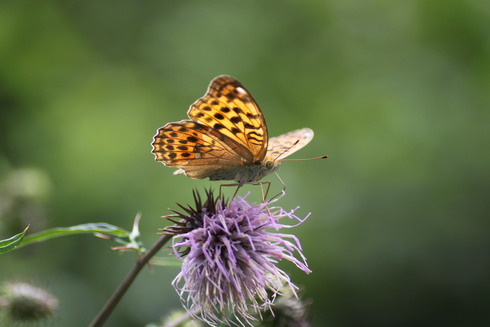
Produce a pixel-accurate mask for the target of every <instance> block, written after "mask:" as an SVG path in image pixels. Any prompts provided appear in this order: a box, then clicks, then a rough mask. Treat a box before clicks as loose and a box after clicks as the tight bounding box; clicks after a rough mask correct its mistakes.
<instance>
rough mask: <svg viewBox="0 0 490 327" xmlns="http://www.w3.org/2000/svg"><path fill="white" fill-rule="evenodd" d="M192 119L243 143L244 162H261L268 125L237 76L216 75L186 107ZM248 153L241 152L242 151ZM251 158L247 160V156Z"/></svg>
mask: <svg viewBox="0 0 490 327" xmlns="http://www.w3.org/2000/svg"><path fill="white" fill-rule="evenodd" d="M188 115H189V118H191V119H192V120H193V121H195V122H197V123H199V124H202V125H204V126H207V127H210V128H212V129H213V130H215V131H217V132H219V133H221V134H223V135H225V136H227V138H226V139H225V142H226V141H228V140H233V141H234V142H236V143H237V144H240V145H241V146H243V149H241V150H240V151H239V152H238V153H239V154H240V155H242V157H243V159H244V160H246V161H247V162H249V163H251V162H261V161H262V160H263V159H264V157H265V153H266V149H267V126H266V124H265V120H264V117H263V115H262V112H261V110H260V108H259V106H258V105H257V103H256V102H255V100H254V99H253V97H252V95H250V93H249V92H248V91H247V90H246V89H245V87H244V86H243V85H242V84H240V82H238V81H237V80H236V79H234V78H233V77H230V76H218V77H216V78H215V79H214V80H212V81H211V84H210V85H209V88H208V91H207V93H206V94H205V95H204V97H202V98H200V99H199V100H197V101H196V102H195V103H194V104H193V105H192V106H191V107H190V109H189V111H188ZM247 151H248V152H249V153H250V155H243V153H244V152H247ZM250 157H251V160H250V161H249V158H250Z"/></svg>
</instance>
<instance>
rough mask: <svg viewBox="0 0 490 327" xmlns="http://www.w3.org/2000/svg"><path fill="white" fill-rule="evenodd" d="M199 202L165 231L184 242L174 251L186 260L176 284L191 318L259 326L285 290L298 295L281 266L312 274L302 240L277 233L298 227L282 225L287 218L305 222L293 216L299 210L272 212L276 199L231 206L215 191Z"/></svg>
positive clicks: (275, 209) (176, 243)
mask: <svg viewBox="0 0 490 327" xmlns="http://www.w3.org/2000/svg"><path fill="white" fill-rule="evenodd" d="M194 198H195V208H192V207H190V206H189V207H187V208H186V207H183V206H180V207H181V208H182V209H183V210H184V211H185V212H184V213H179V212H177V211H174V213H175V214H174V215H171V216H167V217H166V218H167V219H170V220H171V221H173V222H175V223H176V225H174V226H172V227H170V228H166V229H165V231H166V232H167V233H171V234H175V235H176V236H178V237H180V238H181V239H179V241H174V244H173V245H172V248H173V249H174V252H175V253H176V255H177V256H179V257H181V258H183V263H182V270H181V271H180V273H179V274H178V275H177V276H176V278H175V279H174V281H173V283H172V284H173V286H174V287H175V289H176V290H177V292H178V293H179V296H180V298H181V300H182V303H183V305H184V307H185V308H186V310H187V311H188V312H189V313H190V314H192V315H193V316H195V317H197V318H200V319H202V320H204V321H205V322H207V323H209V324H211V325H216V324H218V323H225V324H228V325H230V324H235V325H236V324H240V325H244V323H247V324H249V325H251V322H250V321H252V320H257V318H255V316H254V315H256V316H258V317H259V318H261V317H262V312H263V311H264V310H270V309H271V306H272V305H273V302H274V299H275V298H276V296H277V295H278V294H280V290H281V288H283V287H286V288H287V289H289V290H290V291H291V292H293V294H296V293H295V290H296V289H297V287H296V286H295V285H294V284H293V283H292V282H291V280H290V278H289V276H288V275H287V273H286V272H284V271H283V270H281V269H279V268H278V267H277V266H276V263H277V262H279V261H280V260H281V259H286V260H288V261H291V262H292V263H294V264H295V265H296V266H297V267H298V268H300V269H301V270H303V271H304V272H305V273H310V272H311V271H310V270H309V269H308V266H307V265H306V260H305V257H304V256H303V254H302V253H301V245H300V243H299V240H298V239H297V238H296V237H295V236H294V235H291V234H282V233H277V231H279V230H280V229H282V228H289V227H294V226H290V225H284V224H280V223H279V221H280V220H281V219H282V218H290V219H294V220H296V221H297V222H298V223H297V224H296V225H299V224H301V223H302V222H303V221H304V220H305V219H306V218H305V219H300V218H298V217H297V216H296V215H294V212H295V210H296V209H294V210H292V211H290V212H287V211H285V210H284V209H282V208H280V207H270V204H271V203H273V202H275V201H277V199H276V200H275V201H266V202H264V203H259V204H256V203H248V202H247V201H246V200H245V199H246V197H244V198H240V197H237V198H235V199H233V200H232V201H231V202H229V203H227V202H226V201H224V200H223V198H218V199H217V198H215V197H214V196H213V195H212V192H211V191H208V192H207V199H206V201H205V202H204V203H203V202H202V200H201V198H200V196H199V194H198V193H197V192H195V193H194ZM177 217H180V218H182V219H181V220H180V221H177V220H176V219H175V218H177ZM268 230H273V231H268ZM174 240H175V238H174ZM294 252H297V254H299V256H300V257H301V260H299V259H297V258H295V257H294ZM269 294H271V295H269Z"/></svg>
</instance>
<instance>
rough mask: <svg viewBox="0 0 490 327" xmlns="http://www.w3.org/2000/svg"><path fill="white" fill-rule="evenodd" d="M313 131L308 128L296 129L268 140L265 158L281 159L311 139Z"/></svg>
mask: <svg viewBox="0 0 490 327" xmlns="http://www.w3.org/2000/svg"><path fill="white" fill-rule="evenodd" d="M313 135H314V134H313V131H312V130H311V129H309V128H303V129H298V130H295V131H292V132H289V133H286V134H283V135H281V136H278V137H273V138H271V139H270V140H269V146H268V149H267V158H269V159H272V160H281V159H284V158H286V157H287V156H289V155H291V154H293V153H294V152H296V151H298V150H299V149H301V148H303V147H304V146H305V145H307V144H308V143H310V141H311V140H312V139H313Z"/></svg>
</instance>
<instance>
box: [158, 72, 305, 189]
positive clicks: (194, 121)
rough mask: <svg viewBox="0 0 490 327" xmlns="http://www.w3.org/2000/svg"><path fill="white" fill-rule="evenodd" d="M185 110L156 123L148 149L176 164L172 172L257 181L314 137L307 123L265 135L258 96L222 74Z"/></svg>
mask: <svg viewBox="0 0 490 327" xmlns="http://www.w3.org/2000/svg"><path fill="white" fill-rule="evenodd" d="M187 115H188V116H189V118H190V120H181V121H178V122H173V123H168V124H166V125H165V126H163V127H161V128H159V129H158V131H157V134H156V135H155V136H154V139H153V143H152V145H153V150H152V152H153V153H154V155H155V160H157V161H160V162H162V163H163V164H164V165H166V166H174V167H178V168H179V169H178V170H177V171H176V172H175V173H174V174H181V173H183V174H185V175H187V176H188V177H191V178H196V179H203V178H206V177H209V179H210V180H234V181H235V182H236V183H237V185H239V186H242V185H244V184H247V183H255V182H258V181H259V180H261V179H262V178H263V177H264V176H266V175H268V174H270V173H272V172H274V171H276V170H277V169H278V168H279V166H280V165H281V159H284V158H285V157H287V156H289V155H290V154H292V153H294V152H296V151H298V150H299V149H301V148H303V147H304V146H305V145H306V144H308V143H309V142H310V141H311V140H312V139H313V131H312V130H311V129H309V128H303V129H299V130H296V131H292V132H290V133H287V134H284V135H281V136H278V137H274V138H271V139H269V137H268V134H267V125H266V123H265V119H264V115H263V114H262V111H261V110H260V108H259V106H258V104H257V102H255V100H254V99H253V97H252V95H251V94H250V93H249V92H248V91H247V89H245V87H244V86H243V85H242V84H241V83H240V82H238V81H237V80H236V79H234V78H233V77H231V76H226V75H222V76H218V77H216V78H215V79H213V80H212V81H211V83H210V84H209V87H208V90H207V92H206V94H205V95H204V96H203V97H202V98H200V99H198V100H197V101H196V102H194V103H193V104H192V105H191V106H190V108H189V110H188V112H187Z"/></svg>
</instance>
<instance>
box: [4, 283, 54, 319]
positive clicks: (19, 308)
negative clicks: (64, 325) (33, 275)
mask: <svg viewBox="0 0 490 327" xmlns="http://www.w3.org/2000/svg"><path fill="white" fill-rule="evenodd" d="M57 309H58V300H57V299H56V298H55V297H54V296H53V295H51V294H50V293H48V292H47V291H45V290H44V289H41V288H39V287H37V286H34V285H31V284H29V283H24V282H7V283H5V284H4V285H2V287H1V290H0V312H1V313H2V321H3V322H4V323H6V325H13V324H20V323H39V322H40V321H43V320H46V319H48V318H51V317H52V316H53V315H54V314H55V313H56V311H57Z"/></svg>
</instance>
